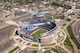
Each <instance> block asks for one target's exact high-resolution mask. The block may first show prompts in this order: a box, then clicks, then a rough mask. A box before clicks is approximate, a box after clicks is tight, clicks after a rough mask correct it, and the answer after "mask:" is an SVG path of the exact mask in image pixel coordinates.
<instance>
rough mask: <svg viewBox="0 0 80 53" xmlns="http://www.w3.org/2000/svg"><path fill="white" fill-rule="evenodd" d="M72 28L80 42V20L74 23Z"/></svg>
mask: <svg viewBox="0 0 80 53" xmlns="http://www.w3.org/2000/svg"><path fill="white" fill-rule="evenodd" d="M72 30H73V33H74V35H75V38H76V39H77V40H78V42H80V21H78V22H76V23H74V25H72Z"/></svg>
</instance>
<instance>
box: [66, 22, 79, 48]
mask: <svg viewBox="0 0 80 53" xmlns="http://www.w3.org/2000/svg"><path fill="white" fill-rule="evenodd" d="M72 23H73V22H72ZM72 23H71V24H70V25H69V26H68V27H67V31H68V33H69V35H70V37H71V39H72V40H73V41H74V43H75V44H76V46H77V48H78V49H80V44H79V42H78V41H77V40H76V38H75V37H74V34H73V32H72V28H71V25H72Z"/></svg>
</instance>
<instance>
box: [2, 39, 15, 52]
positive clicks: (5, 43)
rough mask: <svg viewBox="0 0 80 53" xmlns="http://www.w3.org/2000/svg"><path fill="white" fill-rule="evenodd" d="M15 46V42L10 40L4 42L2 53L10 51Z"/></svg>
mask: <svg viewBox="0 0 80 53" xmlns="http://www.w3.org/2000/svg"><path fill="white" fill-rule="evenodd" d="M14 44H15V41H14V40H8V41H6V42H4V43H3V44H0V53H3V52H4V51H6V50H7V49H9V48H10V47H11V46H13V45H14Z"/></svg>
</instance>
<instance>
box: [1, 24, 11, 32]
mask: <svg viewBox="0 0 80 53" xmlns="http://www.w3.org/2000/svg"><path fill="white" fill-rule="evenodd" d="M9 27H11V25H9V26H6V27H4V28H1V29H0V31H1V30H4V29H7V28H9Z"/></svg>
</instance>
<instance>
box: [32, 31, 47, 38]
mask: <svg viewBox="0 0 80 53" xmlns="http://www.w3.org/2000/svg"><path fill="white" fill-rule="evenodd" d="M45 32H47V31H46V30H39V31H37V32H36V33H34V34H33V35H32V36H34V37H37V38H39V37H40V35H41V34H42V33H45Z"/></svg>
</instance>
